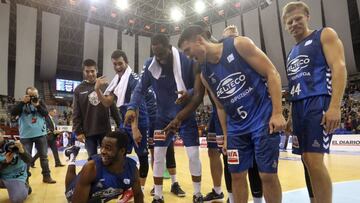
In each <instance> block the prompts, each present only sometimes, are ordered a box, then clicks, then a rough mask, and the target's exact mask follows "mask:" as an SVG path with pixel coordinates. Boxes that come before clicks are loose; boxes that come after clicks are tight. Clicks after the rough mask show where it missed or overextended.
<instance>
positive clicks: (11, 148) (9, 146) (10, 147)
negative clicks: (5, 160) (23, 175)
mask: <svg viewBox="0 0 360 203" xmlns="http://www.w3.org/2000/svg"><path fill="white" fill-rule="evenodd" d="M4 151H5V152H6V153H7V152H11V153H19V148H18V147H17V146H16V145H15V142H14V141H8V142H6V143H5V144H4Z"/></svg>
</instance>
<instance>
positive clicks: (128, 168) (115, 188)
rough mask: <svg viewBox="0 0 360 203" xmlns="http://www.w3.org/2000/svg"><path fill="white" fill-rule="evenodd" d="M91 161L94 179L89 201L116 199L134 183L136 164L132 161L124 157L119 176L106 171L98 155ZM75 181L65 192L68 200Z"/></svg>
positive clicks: (72, 191)
mask: <svg viewBox="0 0 360 203" xmlns="http://www.w3.org/2000/svg"><path fill="white" fill-rule="evenodd" d="M91 159H92V160H94V161H95V165H96V178H95V181H94V182H93V183H92V184H91V189H90V194H89V201H91V200H95V199H96V200H103V201H104V202H107V201H109V200H111V199H114V198H117V197H118V196H119V195H121V194H122V193H123V192H124V191H125V190H127V189H129V188H131V186H132V185H133V183H134V181H135V180H134V178H135V171H136V170H135V169H136V162H135V161H134V160H133V159H131V158H128V157H126V159H125V163H124V171H123V172H122V173H121V174H113V173H111V172H110V171H108V170H107V169H106V167H105V166H104V165H103V164H102V161H101V156H100V155H94V156H92V157H91ZM77 180H78V177H76V179H75V181H73V182H72V183H71V185H70V188H69V190H68V191H67V192H66V197H67V199H69V200H70V199H71V197H72V195H73V193H74V189H75V185H76V182H77Z"/></svg>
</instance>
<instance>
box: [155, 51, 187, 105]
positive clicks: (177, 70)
mask: <svg viewBox="0 0 360 203" xmlns="http://www.w3.org/2000/svg"><path fill="white" fill-rule="evenodd" d="M171 51H172V55H173V72H174V78H175V83H176V89H177V91H186V86H185V83H184V81H183V79H182V76H181V62H180V55H179V51H178V50H177V49H176V48H175V47H171ZM149 71H150V73H151V75H152V76H153V77H154V78H155V79H157V80H158V79H159V78H160V75H161V67H160V65H159V63H158V62H157V60H156V58H155V56H154V57H153V60H152V61H151V64H150V66H149ZM178 97H179V98H180V97H181V95H180V94H178Z"/></svg>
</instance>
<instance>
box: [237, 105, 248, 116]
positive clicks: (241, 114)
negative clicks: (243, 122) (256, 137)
mask: <svg viewBox="0 0 360 203" xmlns="http://www.w3.org/2000/svg"><path fill="white" fill-rule="evenodd" d="M242 108H243V106H240V107H239V108H237V109H236V110H237V112H238V114H239V115H240V117H241V118H242V119H245V118H246V117H247V115H248V113H247V112H246V111H243V110H241V109H242Z"/></svg>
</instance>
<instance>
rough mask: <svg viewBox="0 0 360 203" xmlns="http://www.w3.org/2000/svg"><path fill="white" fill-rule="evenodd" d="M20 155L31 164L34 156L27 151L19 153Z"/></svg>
mask: <svg viewBox="0 0 360 203" xmlns="http://www.w3.org/2000/svg"><path fill="white" fill-rule="evenodd" d="M19 157H20V159H21V160H23V161H24V162H25V163H27V164H30V163H31V161H32V157H31V156H30V154H29V153H27V152H26V151H25V152H24V153H22V154H20V153H19Z"/></svg>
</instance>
